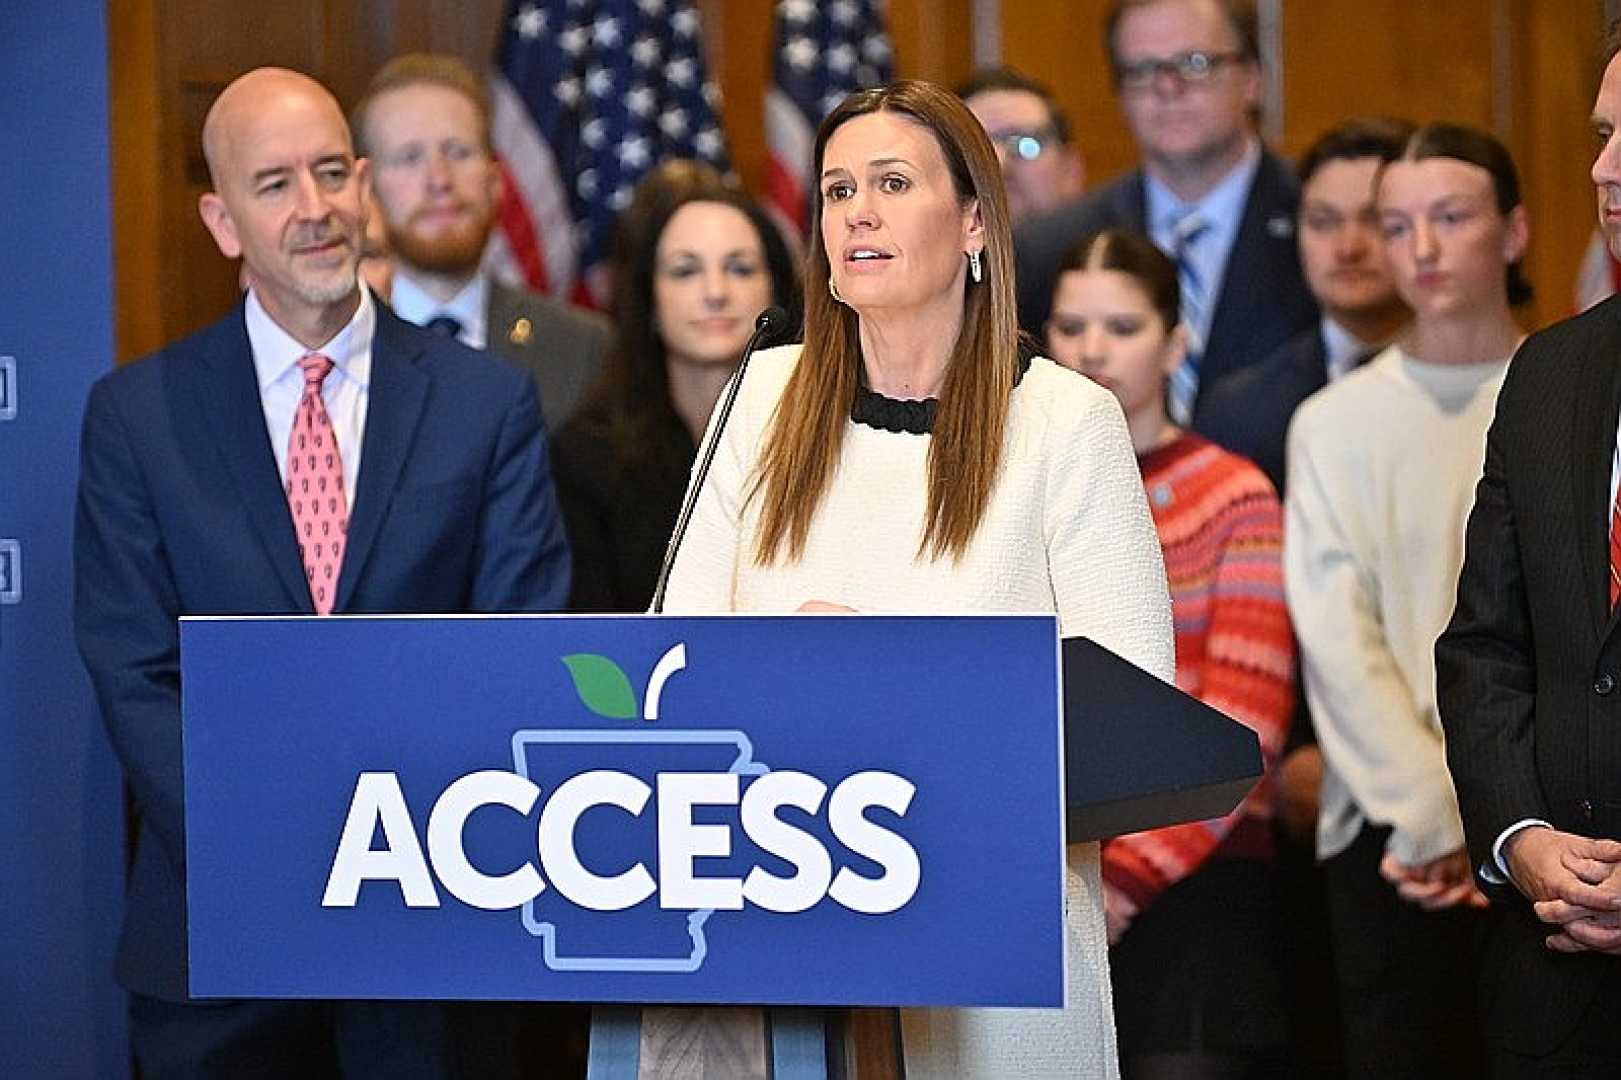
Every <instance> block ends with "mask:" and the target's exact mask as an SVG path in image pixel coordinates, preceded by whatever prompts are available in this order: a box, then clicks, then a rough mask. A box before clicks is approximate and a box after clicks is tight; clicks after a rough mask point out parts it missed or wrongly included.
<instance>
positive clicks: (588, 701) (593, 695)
mask: <svg viewBox="0 0 1621 1080" xmlns="http://www.w3.org/2000/svg"><path fill="white" fill-rule="evenodd" d="M563 663H564V664H566V665H567V666H568V673H569V675H571V676H572V677H573V679H574V692H575V693H576V694H579V695H580V700H581V701H583V702H584V703H585V707H586V708H588V709H590V710H591V711H592V712H594V713H596V714H597V715H598V716H610V717H613V718H614V719H616V720H634V719H636V714H637V712H638V709H637V707H636V691H635V690H632V689H631V686H630V679H628V678H626V677H625V673H624V672H623V671H621V670H620V669H619V665H618V664H616V663H614V662H613V661H612V660H610V659H608V658H607V657H606V656H599V655H597V654H596V653H573V654H571V655H569V656H565V657H563Z"/></svg>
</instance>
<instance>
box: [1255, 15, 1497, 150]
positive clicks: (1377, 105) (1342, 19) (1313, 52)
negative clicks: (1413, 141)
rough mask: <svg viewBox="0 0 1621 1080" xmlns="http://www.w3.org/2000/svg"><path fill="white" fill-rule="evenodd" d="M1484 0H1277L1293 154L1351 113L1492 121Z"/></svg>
mask: <svg viewBox="0 0 1621 1080" xmlns="http://www.w3.org/2000/svg"><path fill="white" fill-rule="evenodd" d="M1491 6H1492V5H1491V4H1490V3H1487V2H1483V0H1426V2H1425V3H1423V4H1415V3H1413V2H1412V0H1284V3H1283V56H1284V63H1283V87H1284V114H1283V115H1284V137H1283V144H1282V146H1281V148H1280V149H1282V150H1283V152H1284V153H1286V154H1288V155H1290V156H1291V157H1292V156H1295V155H1297V154H1299V153H1300V151H1302V150H1304V149H1305V148H1306V146H1307V145H1309V144H1310V142H1311V141H1312V139H1314V138H1315V137H1316V136H1317V135H1318V134H1319V133H1321V132H1322V131H1323V130H1324V129H1326V128H1328V127H1331V126H1332V125H1334V124H1336V123H1339V122H1340V121H1342V120H1344V119H1346V118H1347V117H1350V116H1357V115H1384V116H1396V117H1404V118H1406V119H1408V120H1413V121H1415V122H1419V123H1422V122H1424V121H1429V120H1453V121H1458V122H1461V123H1465V124H1472V125H1474V126H1476V127H1484V128H1488V129H1489V128H1490V127H1491V123H1492V24H1491V18H1490V14H1489V9H1490V8H1491Z"/></svg>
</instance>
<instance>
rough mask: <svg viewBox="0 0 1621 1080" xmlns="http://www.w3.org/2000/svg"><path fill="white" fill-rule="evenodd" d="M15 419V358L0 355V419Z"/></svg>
mask: <svg viewBox="0 0 1621 1080" xmlns="http://www.w3.org/2000/svg"><path fill="white" fill-rule="evenodd" d="M15 419H17V358H16V357H15V356H0V420H15Z"/></svg>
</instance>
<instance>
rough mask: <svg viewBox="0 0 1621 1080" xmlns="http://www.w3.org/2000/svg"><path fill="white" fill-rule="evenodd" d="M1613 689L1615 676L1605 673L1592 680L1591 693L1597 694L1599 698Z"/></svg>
mask: <svg viewBox="0 0 1621 1080" xmlns="http://www.w3.org/2000/svg"><path fill="white" fill-rule="evenodd" d="M1614 689H1615V676H1614V675H1611V674H1610V673H1609V672H1607V671H1606V672H1605V673H1604V674H1603V675H1600V676H1599V677H1598V678H1596V679H1594V680H1593V693H1595V694H1598V695H1599V696H1600V697H1604V696H1606V695H1608V694H1609V692H1610V691H1612V690H1614Z"/></svg>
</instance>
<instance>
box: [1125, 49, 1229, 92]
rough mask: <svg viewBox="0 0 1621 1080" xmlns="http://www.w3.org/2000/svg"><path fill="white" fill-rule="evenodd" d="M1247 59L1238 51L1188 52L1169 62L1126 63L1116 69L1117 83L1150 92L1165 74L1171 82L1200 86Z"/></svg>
mask: <svg viewBox="0 0 1621 1080" xmlns="http://www.w3.org/2000/svg"><path fill="white" fill-rule="evenodd" d="M1243 59H1244V54H1243V53H1236V52H1220V53H1214V52H1185V53H1178V54H1177V55H1175V56H1172V57H1169V58H1167V59H1165V60H1156V59H1153V58H1149V59H1146V60H1130V61H1122V62H1121V63H1120V64H1118V65H1116V67H1115V69H1114V79H1115V83H1116V84H1118V85H1119V87H1120V88H1121V89H1122V90H1132V91H1137V90H1147V89H1148V88H1149V87H1151V86H1153V85H1154V83H1155V81H1156V80H1157V79H1158V78H1159V77H1160V76H1161V75H1164V76H1165V77H1166V78H1168V79H1175V80H1177V81H1179V82H1182V83H1186V84H1189V85H1194V86H1197V85H1199V84H1201V83H1207V82H1209V81H1210V80H1211V79H1213V78H1214V77H1215V75H1216V73H1217V72H1218V71H1220V70H1221V69H1222V68H1224V67H1226V66H1227V65H1229V64H1237V63H1240V62H1242V61H1243Z"/></svg>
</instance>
